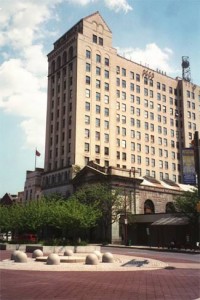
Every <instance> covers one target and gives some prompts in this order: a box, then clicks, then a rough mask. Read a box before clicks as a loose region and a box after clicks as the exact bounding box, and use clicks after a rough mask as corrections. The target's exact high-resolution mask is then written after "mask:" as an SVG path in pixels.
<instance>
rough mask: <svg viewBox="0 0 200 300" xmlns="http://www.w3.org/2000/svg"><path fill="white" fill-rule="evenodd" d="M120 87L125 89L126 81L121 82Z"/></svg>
mask: <svg viewBox="0 0 200 300" xmlns="http://www.w3.org/2000/svg"><path fill="white" fill-rule="evenodd" d="M122 87H123V88H126V80H122Z"/></svg>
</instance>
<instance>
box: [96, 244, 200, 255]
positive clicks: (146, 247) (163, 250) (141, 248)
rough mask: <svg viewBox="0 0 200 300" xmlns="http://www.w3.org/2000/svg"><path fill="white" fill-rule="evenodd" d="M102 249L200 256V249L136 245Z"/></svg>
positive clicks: (107, 245)
mask: <svg viewBox="0 0 200 300" xmlns="http://www.w3.org/2000/svg"><path fill="white" fill-rule="evenodd" d="M101 246H102V247H115V248H126V249H140V250H150V251H158V252H171V253H173V252H174V253H188V254H200V249H198V250H190V249H177V248H175V249H168V248H167V247H153V246H138V245H131V246H129V245H118V244H105V245H101Z"/></svg>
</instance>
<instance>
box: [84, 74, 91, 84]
mask: <svg viewBox="0 0 200 300" xmlns="http://www.w3.org/2000/svg"><path fill="white" fill-rule="evenodd" d="M85 83H86V84H90V76H86V77H85Z"/></svg>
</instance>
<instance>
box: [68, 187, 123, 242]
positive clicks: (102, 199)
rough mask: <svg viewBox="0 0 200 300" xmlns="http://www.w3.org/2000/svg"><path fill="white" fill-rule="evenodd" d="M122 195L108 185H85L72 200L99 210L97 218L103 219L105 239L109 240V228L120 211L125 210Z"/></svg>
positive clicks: (118, 190) (119, 191)
mask: <svg viewBox="0 0 200 300" xmlns="http://www.w3.org/2000/svg"><path fill="white" fill-rule="evenodd" d="M120 194H121V190H120V189H116V190H112V189H111V188H110V186H109V185H108V184H101V183H99V184H91V185H84V186H83V187H81V188H80V189H78V190H77V191H76V193H74V194H73V195H72V197H71V198H73V199H77V200H78V201H79V202H81V203H83V204H87V205H94V206H95V208H98V209H99V214H98V216H97V218H100V217H101V220H102V226H103V227H104V234H105V238H107V234H108V229H109V226H110V225H111V224H112V223H114V222H115V221H117V219H118V217H119V214H120V211H122V210H123V202H124V201H123V200H122V197H121V196H120ZM93 209H94V208H93ZM93 209H92V210H93ZM90 217H91V215H90Z"/></svg>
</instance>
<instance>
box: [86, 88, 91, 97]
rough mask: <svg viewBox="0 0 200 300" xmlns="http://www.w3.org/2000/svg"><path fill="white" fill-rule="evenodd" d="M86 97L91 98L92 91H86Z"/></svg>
mask: <svg viewBox="0 0 200 300" xmlns="http://www.w3.org/2000/svg"><path fill="white" fill-rule="evenodd" d="M85 97H86V98H90V90H89V89H86V90H85Z"/></svg>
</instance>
